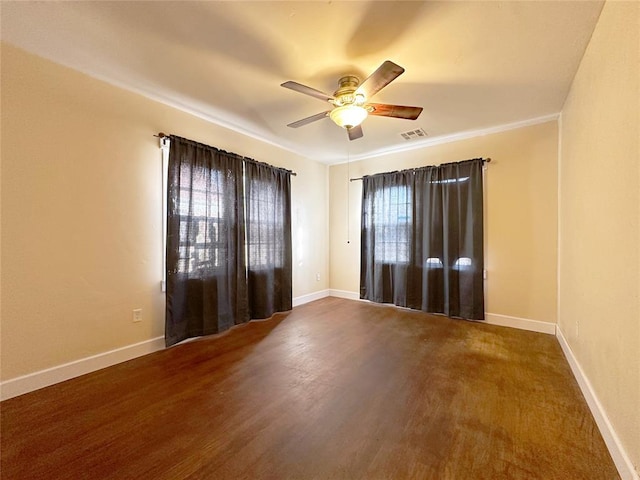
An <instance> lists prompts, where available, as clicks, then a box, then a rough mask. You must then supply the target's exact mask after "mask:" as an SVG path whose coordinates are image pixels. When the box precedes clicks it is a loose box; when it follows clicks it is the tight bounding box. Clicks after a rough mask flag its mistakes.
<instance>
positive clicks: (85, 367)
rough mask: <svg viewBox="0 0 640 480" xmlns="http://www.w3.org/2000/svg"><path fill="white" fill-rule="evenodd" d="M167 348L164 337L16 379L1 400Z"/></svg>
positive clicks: (0, 389)
mask: <svg viewBox="0 0 640 480" xmlns="http://www.w3.org/2000/svg"><path fill="white" fill-rule="evenodd" d="M163 348H164V337H156V338H152V339H150V340H145V341H143V342H139V343H134V344H133V345H127V346H126V347H121V348H116V349H115V350H110V351H108V352H103V353H99V354H97V355H93V356H91V357H87V358H81V359H80V360H75V361H73V362H69V363H65V364H63V365H58V366H56V367H52V368H47V369H46V370H40V371H39V372H34V373H30V374H28V375H24V376H22V377H17V378H12V379H11V380H7V381H5V382H2V383H0V399H2V400H6V399H8V398H13V397H17V396H18V395H23V394H25V393H29V392H33V391H34V390H38V389H40V388H44V387H48V386H49V385H53V384H55V383H60V382H64V381H65V380H69V379H71V378H75V377H79V376H80V375H84V374H86V373H91V372H95V371H96V370H100V369H102V368H106V367H110V366H112V365H115V364H117V363H122V362H126V361H127V360H131V359H133V358H136V357H140V356H142V355H146V354H148V353H153V352H156V351H158V350H162V349H163Z"/></svg>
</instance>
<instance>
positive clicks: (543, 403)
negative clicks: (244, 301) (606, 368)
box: [0, 298, 619, 480]
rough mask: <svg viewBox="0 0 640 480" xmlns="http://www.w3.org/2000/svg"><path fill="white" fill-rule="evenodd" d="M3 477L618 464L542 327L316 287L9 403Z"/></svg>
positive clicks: (607, 468) (529, 471)
mask: <svg viewBox="0 0 640 480" xmlns="http://www.w3.org/2000/svg"><path fill="white" fill-rule="evenodd" d="M0 408H1V415H2V416H1V420H2V423H1V428H2V437H1V442H2V445H1V447H2V448H1V459H2V465H1V467H2V470H1V475H2V478H3V479H5V478H6V479H7V480H8V479H13V480H18V479H30V480H36V479H49V478H51V479H53V478H55V479H92V480H95V479H118V480H123V479H134V478H135V479H153V480H158V479H409V478H415V479H437V480H440V479H562V480H567V479H572V480H573V479H589V480H594V479H607V480H608V479H615V478H619V477H618V474H617V472H616V469H615V467H614V465H613V462H612V460H611V458H610V456H609V454H608V452H607V449H606V447H605V445H604V442H603V440H602V438H601V436H600V433H599V432H598V429H597V427H596V425H595V423H594V421H593V418H592V417H591V414H590V412H589V410H588V408H587V405H586V403H585V401H584V399H583V397H582V395H581V393H580V390H579V388H578V386H577V384H576V382H575V380H574V379H573V377H572V375H571V372H570V369H569V366H568V364H567V362H566V360H565V359H564V357H563V354H562V352H561V350H560V347H559V345H558V343H557V341H556V339H555V338H554V337H553V336H551V335H545V334H539V333H533V332H526V331H520V330H515V329H510V328H503V327H496V326H491V325H484V324H477V323H470V322H465V321H461V320H450V319H447V318H444V317H436V316H432V315H427V314H424V313H421V312H413V311H408V310H402V309H396V308H394V307H390V306H383V305H374V304H369V303H365V302H356V301H350V300H343V299H337V298H326V299H323V300H319V301H316V302H313V303H310V304H307V305H304V306H301V307H297V308H295V309H294V311H293V312H291V313H289V314H286V315H276V316H275V317H274V318H272V319H271V320H268V321H264V322H252V323H250V324H247V325H243V326H240V327H237V328H234V329H233V330H231V331H230V332H227V333H226V334H223V335H221V336H218V337H210V338H203V339H199V340H196V341H193V342H191V343H187V344H183V345H178V346H176V347H173V348H171V349H168V350H164V351H161V352H157V353H154V354H151V355H148V356H145V357H142V358H138V359H135V360H132V361H129V362H126V363H123V364H120V365H116V366H114V367H110V368H107V369H104V370H101V371H98V372H95V373H92V374H89V375H85V376H83V377H80V378H77V379H74V380H70V381H68V382H64V383H61V384H58V385H54V386H52V387H49V388H46V389H43V390H40V391H37V392H33V393H31V394H27V395H23V396H21V397H17V398H14V399H10V400H7V401H5V402H2V404H0Z"/></svg>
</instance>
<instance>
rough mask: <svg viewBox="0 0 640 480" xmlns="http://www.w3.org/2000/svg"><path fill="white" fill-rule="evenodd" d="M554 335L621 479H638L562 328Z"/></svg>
mask: <svg viewBox="0 0 640 480" xmlns="http://www.w3.org/2000/svg"><path fill="white" fill-rule="evenodd" d="M556 337H557V339H558V342H559V343H560V347H561V348H562V351H563V352H564V356H565V357H566V358H567V361H568V362H569V366H570V367H571V371H572V372H573V376H574V377H575V378H576V380H577V382H578V385H579V386H580V390H582V394H583V395H584V398H585V400H586V401H587V405H588V406H589V409H590V410H591V414H592V415H593V418H594V419H595V421H596V424H597V425H598V429H599V430H600V433H601V434H602V438H603V439H604V442H605V443H606V445H607V448H608V449H609V453H610V454H611V457H612V458H613V462H614V463H615V465H616V468H617V469H618V473H619V474H620V477H622V480H640V477H639V476H638V473H637V472H636V470H635V468H634V466H633V462H632V461H631V459H630V458H629V456H628V455H627V452H626V451H625V449H624V447H623V446H622V443H621V442H620V438H618V435H617V434H616V432H615V430H614V429H613V426H612V425H611V422H609V419H608V418H607V414H606V412H605V410H604V408H603V407H602V404H601V403H600V400H598V397H597V395H596V393H595V391H594V390H593V387H592V386H591V382H590V381H589V379H588V378H587V376H586V375H585V373H584V370H582V367H581V366H580V364H579V363H578V360H577V359H576V357H575V356H574V354H573V351H572V350H571V347H569V344H568V343H567V339H566V338H565V337H564V335H563V334H562V330H561V329H560V327H558V328H557V329H556Z"/></svg>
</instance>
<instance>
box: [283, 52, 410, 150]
mask: <svg viewBox="0 0 640 480" xmlns="http://www.w3.org/2000/svg"><path fill="white" fill-rule="evenodd" d="M403 72H404V68H402V67H401V66H400V65H396V64H395V63H393V62H391V61H389V60H387V61H386V62H384V63H383V64H382V65H380V66H379V67H378V69H377V70H376V71H375V72H373V73H372V74H371V75H370V76H369V77H368V78H367V79H365V81H364V82H362V83H360V80H359V79H358V77H356V76H353V75H346V76H344V77H342V78H340V80H339V81H338V89H337V90H336V91H335V92H334V93H333V95H327V94H326V93H324V92H321V91H320V90H316V89H315V88H311V87H307V86H306V85H302V84H300V83H297V82H292V81H288V82H284V83H283V84H282V85H281V86H282V87H284V88H289V89H291V90H295V91H296V92H300V93H304V94H305V95H309V96H311V97H315V98H318V99H320V100H323V101H327V102H329V103H330V104H331V105H333V109H332V110H330V111H328V112H322V113H318V114H315V115H312V116H310V117H307V118H303V119H301V120H298V121H296V122H293V123H290V124H289V125H287V126H288V127H291V128H298V127H301V126H303V125H306V124H308V123H311V122H315V121H316V120H320V119H322V118H325V117H327V116H329V118H331V120H333V122H334V123H335V124H336V125H338V126H339V127H342V128H345V129H347V131H348V133H349V140H355V139H357V138H360V137H362V135H363V134H362V127H360V124H361V123H362V122H363V121H364V120H365V119H366V118H367V116H368V115H369V114H371V115H376V116H380V117H392V118H404V119H406V120H415V119H416V118H418V116H419V115H420V113H421V112H422V107H405V106H400V105H386V104H382V103H367V102H368V100H369V99H370V98H371V97H373V96H374V95H375V94H376V93H378V92H379V91H380V90H382V89H383V88H384V87H385V86H387V85H388V84H389V83H391V82H392V81H393V80H395V79H396V78H397V77H398V76H400V75H401V74H402V73H403Z"/></svg>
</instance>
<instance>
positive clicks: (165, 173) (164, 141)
mask: <svg viewBox="0 0 640 480" xmlns="http://www.w3.org/2000/svg"><path fill="white" fill-rule="evenodd" d="M169 145H170V141H169V139H168V138H167V137H162V138H161V139H160V150H161V151H162V280H161V282H160V291H161V292H166V291H167V187H168V182H169Z"/></svg>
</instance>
